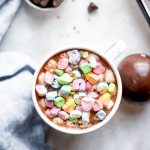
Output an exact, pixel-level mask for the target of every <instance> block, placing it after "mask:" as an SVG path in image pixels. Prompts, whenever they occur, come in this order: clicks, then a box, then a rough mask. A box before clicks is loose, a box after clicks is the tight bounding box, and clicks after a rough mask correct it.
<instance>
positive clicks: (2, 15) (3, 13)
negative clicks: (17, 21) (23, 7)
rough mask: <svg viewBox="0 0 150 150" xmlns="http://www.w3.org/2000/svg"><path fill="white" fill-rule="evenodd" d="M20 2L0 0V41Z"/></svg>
mask: <svg viewBox="0 0 150 150" xmlns="http://www.w3.org/2000/svg"><path fill="white" fill-rule="evenodd" d="M21 1H22V0H0V41H1V40H2V38H3V36H4V34H5V33H6V31H7V29H8V27H9V26H10V23H11V21H12V19H13V18H14V16H15V14H16V12H17V10H18V8H19V6H20V4H21Z"/></svg>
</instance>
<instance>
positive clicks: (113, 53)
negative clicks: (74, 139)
mask: <svg viewBox="0 0 150 150" xmlns="http://www.w3.org/2000/svg"><path fill="white" fill-rule="evenodd" d="M75 48H76V49H85V50H88V51H91V52H94V53H96V54H97V55H99V56H100V57H102V58H103V59H104V60H105V61H106V62H107V63H108V64H109V65H110V67H111V68H112V70H113V72H114V75H115V77H116V81H117V86H118V90H117V97H116V101H115V104H114V107H113V108H112V110H111V112H110V113H109V115H108V116H107V117H106V118H105V119H104V120H103V121H102V122H99V123H97V124H96V125H93V126H91V127H89V128H86V129H75V128H67V127H61V126H58V125H56V124H55V123H53V122H52V121H51V120H49V119H48V118H47V117H46V116H45V115H44V113H43V112H42V111H41V109H40V107H39V105H38V102H37V99H36V92H35V86H36V81H37V77H38V74H39V72H40V70H41V68H42V67H43V65H44V64H45V63H46V62H47V61H48V60H49V59H50V58H51V57H53V56H54V55H56V54H58V53H60V52H63V51H65V50H68V49H72V48H63V49H58V50H56V51H55V52H50V54H48V55H47V57H46V58H45V59H44V60H43V61H42V62H41V64H40V65H39V66H38V69H37V70H36V72H35V74H34V81H33V87H32V99H33V103H34V106H35V108H36V110H37V112H38V114H39V115H40V117H41V118H42V119H43V120H44V121H45V122H46V123H47V124H48V125H49V126H50V127H53V128H54V129H56V130H58V131H61V132H64V133H69V134H84V133H88V132H91V131H94V130H96V129H98V128H101V127H102V126H104V125H105V124H106V123H107V122H108V121H109V120H110V119H111V118H112V117H113V116H114V114H115V113H116V111H117V109H118V107H119V105H120V102H121V97H122V83H121V78H120V75H119V72H118V70H117V68H116V66H115V65H114V64H113V63H112V62H111V61H112V59H115V58H116V57H117V56H118V55H120V53H122V52H123V51H124V50H125V44H124V42H123V41H118V42H117V43H116V44H115V45H114V46H112V48H110V49H109V50H107V51H105V53H104V54H101V53H100V52H97V51H95V50H92V49H90V48H85V47H84V48H83V47H82V48H81V47H75ZM108 56H109V58H107V57H108ZM110 59H111V60H110Z"/></svg>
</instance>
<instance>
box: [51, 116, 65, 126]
mask: <svg viewBox="0 0 150 150" xmlns="http://www.w3.org/2000/svg"><path fill="white" fill-rule="evenodd" d="M53 122H54V123H55V124H57V125H60V126H62V125H63V124H64V120H63V119H61V118H59V117H54V118H53Z"/></svg>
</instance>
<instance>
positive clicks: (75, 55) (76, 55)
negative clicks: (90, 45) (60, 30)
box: [67, 50, 80, 65]
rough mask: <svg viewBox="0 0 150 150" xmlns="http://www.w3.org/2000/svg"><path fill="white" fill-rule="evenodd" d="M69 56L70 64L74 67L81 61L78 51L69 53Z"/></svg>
mask: <svg viewBox="0 0 150 150" xmlns="http://www.w3.org/2000/svg"><path fill="white" fill-rule="evenodd" d="M67 55H68V56H69V62H70V63H71V64H73V65H77V64H78V63H79V61H80V53H79V51H78V50H72V51H68V52H67Z"/></svg>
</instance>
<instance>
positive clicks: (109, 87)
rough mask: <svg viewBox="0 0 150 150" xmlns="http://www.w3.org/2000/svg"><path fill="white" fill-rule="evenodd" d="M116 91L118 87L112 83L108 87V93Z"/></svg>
mask: <svg viewBox="0 0 150 150" xmlns="http://www.w3.org/2000/svg"><path fill="white" fill-rule="evenodd" d="M115 89H116V85H115V84H114V83H110V84H109V86H108V92H109V93H113V92H114V91H115Z"/></svg>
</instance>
